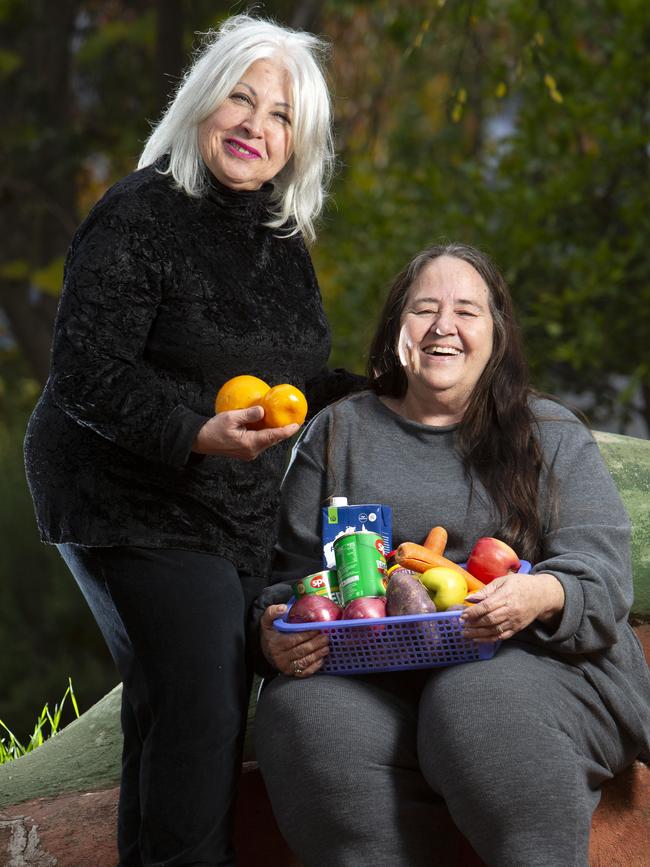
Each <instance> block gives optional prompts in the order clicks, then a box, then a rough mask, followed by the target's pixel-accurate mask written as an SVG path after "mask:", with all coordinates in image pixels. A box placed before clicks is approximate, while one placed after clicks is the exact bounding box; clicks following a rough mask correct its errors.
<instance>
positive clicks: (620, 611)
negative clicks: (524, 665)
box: [528, 419, 633, 654]
mask: <svg viewBox="0 0 650 867" xmlns="http://www.w3.org/2000/svg"><path fill="white" fill-rule="evenodd" d="M546 426H548V427H549V431H548V435H547V434H546V432H545V427H546ZM558 428H559V429H560V430H561V433H560V435H559V437H558V436H557V433H556V432H557V430H558ZM540 430H541V433H542V441H543V442H544V441H546V447H545V452H546V457H547V461H548V463H549V464H550V468H551V470H552V478H553V479H554V484H555V491H556V497H557V499H556V507H555V510H554V512H553V510H552V509H551V508H550V507H549V508H548V514H547V516H546V529H545V535H544V540H543V551H542V557H541V560H540V562H538V563H536V564H535V566H534V568H533V570H532V571H533V573H539V572H548V573H551V574H552V575H555V576H556V578H557V579H558V581H560V583H561V584H562V586H563V588H564V593H565V604H564V609H563V612H562V616H561V620H560V622H559V624H557V628H555V629H554V630H552V631H549V630H548V629H547V628H546V627H545V626H544V625H543V624H540V623H537V622H536V623H535V624H533V625H532V626H531V627H529V629H528V632H529V634H532V635H533V636H534V637H535V639H536V641H538V642H541V643H543V644H544V645H546V646H547V647H548V649H549V650H553V651H554V652H557V653H563V654H585V653H592V652H596V651H601V650H604V649H605V648H607V647H610V646H611V645H613V644H614V643H615V642H616V641H617V639H618V633H619V628H620V627H621V626H622V625H623V624H624V623H625V622H626V621H627V617H628V613H629V611H630V607H631V604H632V598H633V584H632V570H631V560H630V522H629V518H628V516H627V513H626V511H625V508H624V506H623V503H622V501H621V498H620V496H619V494H618V491H617V489H616V486H615V485H614V482H613V480H612V478H611V476H610V474H609V471H608V470H607V467H606V465H605V462H604V460H603V458H602V456H601V454H600V450H599V448H598V445H597V443H596V442H595V440H594V438H593V437H592V435H591V433H590V432H589V431H588V430H587V429H586V428H585V427H584V426H583V425H582V424H581V423H579V422H578V421H577V420H575V419H574V420H572V421H564V422H555V421H549V422H544V421H540ZM553 440H555V443H554V445H551V443H552V441H553ZM549 446H550V448H549ZM551 449H552V451H551ZM549 502H551V500H549Z"/></svg>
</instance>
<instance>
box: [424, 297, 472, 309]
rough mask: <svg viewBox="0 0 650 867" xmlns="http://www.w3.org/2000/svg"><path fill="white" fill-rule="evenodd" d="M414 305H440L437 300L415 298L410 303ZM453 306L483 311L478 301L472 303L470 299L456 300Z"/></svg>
mask: <svg viewBox="0 0 650 867" xmlns="http://www.w3.org/2000/svg"><path fill="white" fill-rule="evenodd" d="M416 304H440V299H439V298H428V297H427V298H415V299H414V300H413V302H412V306H415V305H416ZM454 304H462V305H463V306H465V307H477V308H478V309H479V310H482V309H483V305H482V304H481V303H480V302H479V301H473V300H472V299H471V298H456V300H455V301H454Z"/></svg>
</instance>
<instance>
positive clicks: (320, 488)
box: [248, 413, 328, 677]
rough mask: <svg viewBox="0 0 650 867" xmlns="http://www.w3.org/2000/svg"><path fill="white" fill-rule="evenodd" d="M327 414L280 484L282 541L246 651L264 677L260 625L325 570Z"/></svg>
mask: <svg viewBox="0 0 650 867" xmlns="http://www.w3.org/2000/svg"><path fill="white" fill-rule="evenodd" d="M326 416H327V414H326V413H322V414H321V415H320V416H318V418H316V419H314V420H313V421H312V422H311V423H310V424H309V425H308V426H307V427H306V428H305V431H304V432H303V434H302V436H301V437H300V439H299V440H298V442H297V443H296V445H295V446H294V448H293V451H292V453H291V460H290V462H289V466H288V468H287V471H286V473H285V476H284V480H283V482H282V496H281V501H280V515H279V526H278V541H277V543H276V546H275V551H274V558H273V566H272V575H271V583H270V584H269V586H268V587H266V588H265V589H264V590H263V591H262V593H261V594H260V595H259V596H258V598H257V599H256V600H255V602H254V603H253V605H252V608H251V612H250V615H249V621H248V646H249V652H250V654H251V658H252V660H253V664H254V667H255V670H256V671H257V672H258V673H259V674H261V675H262V676H263V677H268V676H269V675H270V674H271V672H272V671H273V670H272V669H271V667H270V666H269V664H268V662H267V661H266V660H265V658H264V656H263V654H262V652H261V648H260V641H259V625H260V620H261V619H262V615H263V614H264V611H265V610H266V608H267V607H268V606H269V605H277V604H279V603H282V602H287V601H288V600H289V599H290V598H291V596H292V584H293V582H295V581H297V580H298V579H299V578H303V577H304V576H305V575H310V574H312V573H313V572H318V570H319V569H321V568H322V565H323V561H322V550H323V549H322V543H321V523H320V522H321V507H322V506H324V505H325V501H326V498H327V493H326V491H325V486H326V477H327V473H326V447H327V446H326V444H327V428H328V421H327V417H326Z"/></svg>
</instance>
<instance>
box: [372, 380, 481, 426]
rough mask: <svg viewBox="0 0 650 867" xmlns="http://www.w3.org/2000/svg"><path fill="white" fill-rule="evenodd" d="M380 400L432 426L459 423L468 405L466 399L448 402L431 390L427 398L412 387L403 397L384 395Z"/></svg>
mask: <svg viewBox="0 0 650 867" xmlns="http://www.w3.org/2000/svg"><path fill="white" fill-rule="evenodd" d="M380 400H382V401H383V403H384V404H385V405H386V406H387V407H388V408H389V409H391V410H392V411H393V412H396V413H397V414H398V415H401V416H403V417H404V418H408V419H409V420H410V421H417V422H419V423H420V424H427V425H430V426H431V427H447V426H449V425H452V424H458V423H459V422H460V421H462V419H463V416H464V414H465V408H466V405H467V402H466V401H465V400H463V401H462V404H461V405H454V402H453V401H450V402H449V403H447V402H446V401H444V400H440V399H439V398H438V397H436V396H435V395H432V394H431V393H430V392H429V393H428V394H427V396H426V399H425V398H424V397H423V396H419V395H416V394H415V393H414V392H413V391H412V389H410V388H409V389H408V390H407V392H406V394H405V395H404V396H403V397H388V396H383V397H381V398H380Z"/></svg>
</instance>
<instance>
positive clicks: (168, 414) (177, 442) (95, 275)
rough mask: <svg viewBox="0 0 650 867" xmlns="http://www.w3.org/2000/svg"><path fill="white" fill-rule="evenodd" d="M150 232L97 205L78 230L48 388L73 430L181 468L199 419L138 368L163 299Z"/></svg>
mask: <svg viewBox="0 0 650 867" xmlns="http://www.w3.org/2000/svg"><path fill="white" fill-rule="evenodd" d="M153 222H154V218H153V216H152V215H146V214H145V215H143V214H142V213H141V209H138V208H135V207H134V208H132V210H129V209H127V208H119V207H114V208H112V209H111V208H110V207H108V206H107V205H103V206H101V207H100V208H99V213H97V214H93V215H91V216H90V217H89V218H88V220H87V221H86V224H84V226H83V227H82V228H81V229H80V231H79V233H78V235H77V238H76V239H75V242H74V243H73V246H72V248H71V251H70V253H69V255H68V260H67V262H66V273H65V280H64V288H63V293H62V297H61V302H60V305H59V312H58V316H57V324H56V328H55V336H54V343H53V348H52V364H51V371H50V387H51V389H52V394H53V397H54V400H55V401H56V404H57V405H58V406H59V408H60V409H61V410H63V411H64V412H66V413H67V414H68V415H69V416H70V417H71V418H73V419H74V420H75V421H76V422H77V423H78V424H81V425H84V426H86V427H88V428H91V429H92V430H93V431H95V433H97V434H99V435H100V436H102V437H104V438H105V439H107V440H110V441H111V442H113V443H115V445H117V446H120V447H121V448H124V449H127V450H129V451H131V452H134V453H135V454H138V455H140V456H142V457H144V458H146V459H148V460H152V461H159V462H162V463H165V464H168V465H170V466H172V467H181V466H183V465H184V464H185V463H186V461H187V459H188V457H189V455H190V452H191V448H192V444H193V442H194V439H195V437H196V434H197V433H198V431H199V429H200V428H201V427H202V425H203V424H205V422H206V420H207V418H206V417H205V416H202V415H199V414H198V413H196V412H194V411H193V410H191V409H189V408H188V407H187V406H186V405H184V403H183V399H182V395H180V394H179V393H178V387H177V385H176V384H175V383H173V382H172V381H171V379H169V380H167V379H166V377H165V376H164V373H163V372H162V371H159V370H156V369H154V368H153V367H152V365H151V364H149V363H148V362H147V359H146V344H147V336H148V334H149V330H150V328H151V326H152V323H153V322H154V320H155V317H156V315H157V311H158V307H159V304H160V302H161V298H162V276H161V271H162V267H161V265H160V263H159V255H158V254H157V252H156V250H155V249H154V247H153V245H152V244H151V242H150V240H149V239H150V237H153V236H154V234H155V233H154V232H153ZM150 230H151V231H150Z"/></svg>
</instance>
